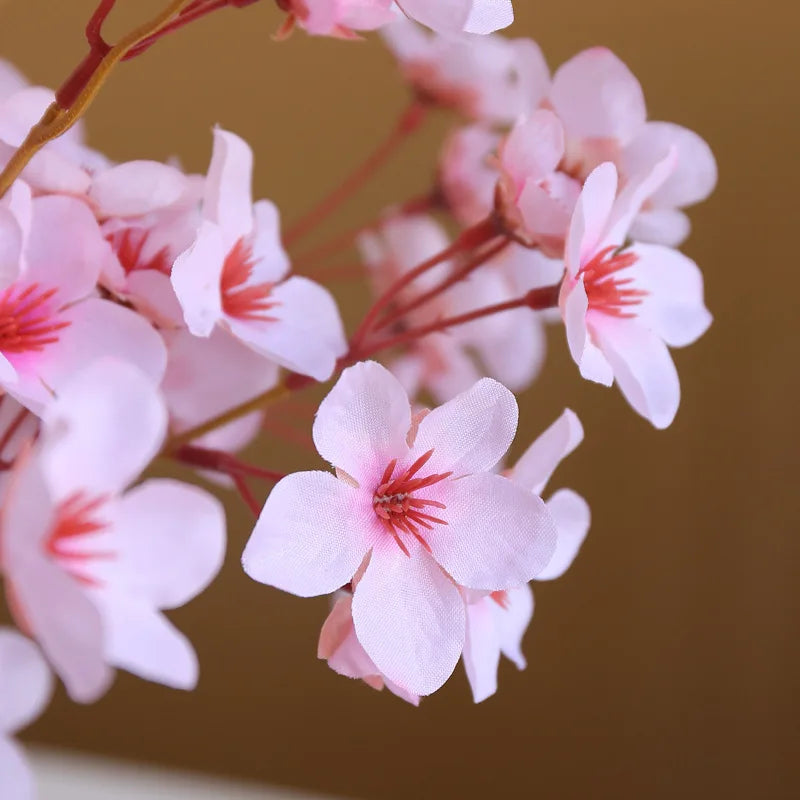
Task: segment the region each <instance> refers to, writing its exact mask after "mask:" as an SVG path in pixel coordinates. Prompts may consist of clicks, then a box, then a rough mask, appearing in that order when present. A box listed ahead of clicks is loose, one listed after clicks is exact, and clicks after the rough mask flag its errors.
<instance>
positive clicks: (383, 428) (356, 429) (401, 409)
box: [313, 361, 411, 481]
mask: <svg viewBox="0 0 800 800" xmlns="http://www.w3.org/2000/svg"><path fill="white" fill-rule="evenodd" d="M410 427H411V407H410V405H409V402H408V396H407V395H406V393H405V391H404V390H403V387H402V386H401V385H400V383H399V381H398V380H397V378H395V377H394V376H393V375H392V374H391V373H390V372H389V371H388V370H387V369H386V368H385V367H382V366H381V365H380V364H378V363H376V362H375V361H366V362H362V363H360V364H356V365H355V366H353V367H349V368H348V369H346V370H344V372H343V373H342V375H341V377H340V378H339V380H338V381H337V383H336V385H335V386H334V387H333V389H332V390H331V391H330V393H329V394H328V396H327V397H326V398H325V399H324V400H323V401H322V403H321V404H320V407H319V410H318V411H317V416H316V419H315V420H314V431H313V433H314V444H315V445H316V447H317V450H318V452H319V454H320V455H321V456H322V457H323V458H324V459H325V460H326V461H328V462H330V463H331V464H332V465H333V466H336V467H339V468H340V469H343V470H344V471H345V472H347V473H348V474H349V475H352V476H353V477H354V478H355V479H356V480H357V481H361V480H362V479H363V478H367V479H370V478H372V477H374V476H375V473H376V472H378V473H380V472H381V471H383V469H385V468H386V466H387V465H388V464H389V462H390V461H392V460H393V459H395V458H397V459H402V458H404V457H405V455H406V454H407V452H408V445H407V444H406V436H407V434H408V431H409V428H410Z"/></svg>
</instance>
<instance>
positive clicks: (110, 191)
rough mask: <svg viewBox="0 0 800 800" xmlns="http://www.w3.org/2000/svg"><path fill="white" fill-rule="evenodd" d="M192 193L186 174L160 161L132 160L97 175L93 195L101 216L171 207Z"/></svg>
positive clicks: (123, 214) (91, 198) (92, 199)
mask: <svg viewBox="0 0 800 800" xmlns="http://www.w3.org/2000/svg"><path fill="white" fill-rule="evenodd" d="M187 193H188V182H187V179H186V176H185V175H184V174H183V173H182V172H181V171H180V170H178V169H175V167H171V166H169V165H167V164H161V163H159V162H157V161H128V162H127V163H125V164H118V165H116V166H114V167H111V168H110V169H107V170H104V171H103V172H100V173H98V174H97V175H95V176H94V178H93V180H92V188H91V189H90V190H89V199H90V200H91V201H92V202H93V203H94V204H95V206H96V208H97V213H98V215H99V216H101V217H138V216H143V215H144V214H149V213H151V212H154V211H160V210H163V209H165V208H169V207H170V206H172V205H175V204H176V203H178V202H179V201H180V200H181V199H182V198H183V197H184V195H185V194H187Z"/></svg>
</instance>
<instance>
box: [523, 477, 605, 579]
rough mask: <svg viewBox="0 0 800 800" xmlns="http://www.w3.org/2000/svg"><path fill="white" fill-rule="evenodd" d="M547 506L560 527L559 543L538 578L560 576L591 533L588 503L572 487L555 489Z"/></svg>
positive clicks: (558, 527)
mask: <svg viewBox="0 0 800 800" xmlns="http://www.w3.org/2000/svg"><path fill="white" fill-rule="evenodd" d="M547 508H548V510H549V511H550V513H551V514H552V515H553V519H554V520H555V523H556V528H557V529H558V543H557V544H556V552H555V553H554V554H553V557H552V558H551V559H550V563H549V564H548V565H547V566H546V567H545V569H544V570H542V572H540V573H539V574H538V575H537V576H536V580H537V581H550V580H553V579H554V578H560V577H561V576H562V575H563V574H564V573H565V572H566V571H567V570H568V569H569V567H570V565H571V564H572V562H573V561H574V560H575V556H577V555H578V551H579V550H580V549H581V545H582V544H583V542H584V540H585V539H586V534H587V533H589V525H590V524H591V519H592V515H591V511H590V510H589V504H588V503H587V502H586V501H585V500H584V499H583V498H582V497H581V496H580V495H579V494H576V493H575V492H573V491H572V490H571V489H561V490H560V491H558V492H556V493H555V494H554V495H553V496H552V497H551V498H550V499H549V500H548V501H547Z"/></svg>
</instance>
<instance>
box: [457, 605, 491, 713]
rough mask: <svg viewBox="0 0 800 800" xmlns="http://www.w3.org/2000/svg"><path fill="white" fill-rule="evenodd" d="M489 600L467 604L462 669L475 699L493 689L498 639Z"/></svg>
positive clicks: (487, 696)
mask: <svg viewBox="0 0 800 800" xmlns="http://www.w3.org/2000/svg"><path fill="white" fill-rule="evenodd" d="M489 603H494V600H492V599H491V598H490V597H487V598H484V599H483V600H479V601H478V602H477V603H472V604H471V605H468V606H467V635H466V639H465V641H464V655H463V658H464V669H465V670H466V672H467V680H469V685H470V688H471V689H472V697H473V698H474V700H475V702H476V703H482V702H483V701H484V700H486V699H487V698H489V697H491V696H492V695H493V694H495V692H497V668H498V667H499V666H500V642H499V641H498V638H497V628H496V626H495V622H494V616H493V615H492V610H491V609H490V608H489Z"/></svg>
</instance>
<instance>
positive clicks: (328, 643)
mask: <svg viewBox="0 0 800 800" xmlns="http://www.w3.org/2000/svg"><path fill="white" fill-rule="evenodd" d="M317 656H318V657H319V658H322V659H325V660H326V661H327V662H328V666H329V667H330V668H331V669H332V670H333V671H334V672H336V673H338V674H339V675H344V677H346V678H358V679H361V680H363V681H364V683H366V684H367V685H368V686H371V687H372V688H373V689H377V690H378V691H381V690H382V689H383V687H384V686H385V687H386V688H387V689H388V690H389V691H390V692H391V693H392V694H394V695H397V697H400V698H402V699H403V700H405V701H406V702H408V703H411V704H412V705H415V706H418V705H419V700H420V698H419V695H416V694H411V693H410V692H407V691H406V690H405V689H403V688H402V687H401V686H398V685H397V684H396V683H392V681H390V680H389V679H388V678H387V677H386V676H385V675H383V674H382V673H381V671H380V670H379V669H378V668H377V667H376V666H375V664H374V663H373V662H372V659H371V658H370V657H369V656H368V655H367V652H366V650H364V648H363V647H362V646H361V642H359V641H358V637H357V636H356V630H355V626H354V625H353V594H352V592H349V591H345V590H340V591H338V592H336V594H334V595H333V607H332V608H331V613H330V614H329V615H328V618H327V619H326V620H325V624H324V625H323V626H322V630H321V631H320V635H319V647H318V649H317Z"/></svg>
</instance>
